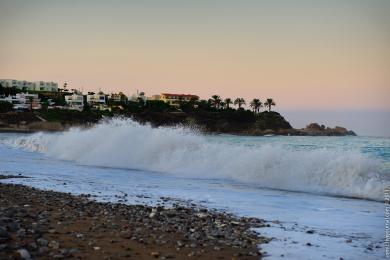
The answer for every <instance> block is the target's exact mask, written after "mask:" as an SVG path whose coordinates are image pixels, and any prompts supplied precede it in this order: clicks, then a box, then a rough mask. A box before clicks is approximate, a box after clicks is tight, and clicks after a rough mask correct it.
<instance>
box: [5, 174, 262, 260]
mask: <svg viewBox="0 0 390 260" xmlns="http://www.w3.org/2000/svg"><path fill="white" fill-rule="evenodd" d="M5 178H23V176H6V175H0V179H5ZM0 194H1V195H0V208H1V210H0V249H1V250H0V258H1V259H14V257H19V258H23V257H25V258H24V259H29V258H28V257H27V256H30V257H31V258H34V259H35V258H38V259H52V258H85V259H97V258H99V259H112V258H115V259H116V258H120V259H121V258H127V259H169V258H172V259H183V258H186V259H187V258H191V259H261V255H262V253H261V252H260V251H259V248H258V245H259V244H263V243H267V242H268V241H269V239H268V238H264V237H261V236H260V235H259V234H257V233H256V232H254V231H252V230H251V228H260V227H265V226H267V224H266V223H265V221H264V220H261V219H254V218H244V217H236V216H234V215H231V214H228V213H223V212H217V211H213V210H208V209H205V208H199V207H198V206H196V205H191V206H185V207H184V206H181V205H178V204H173V206H172V207H166V208H165V207H162V206H153V207H152V206H145V205H125V204H121V203H107V202H104V203H103V202H96V201H93V200H92V197H91V196H90V195H89V194H86V195H80V196H76V195H71V194H69V193H61V192H55V191H45V190H40V189H36V188H32V187H28V186H24V185H15V184H5V183H1V182H0ZM103 234H104V235H103Z"/></svg>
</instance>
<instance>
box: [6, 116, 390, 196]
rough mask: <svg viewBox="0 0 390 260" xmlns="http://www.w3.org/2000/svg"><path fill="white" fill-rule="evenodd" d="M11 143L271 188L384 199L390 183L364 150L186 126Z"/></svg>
mask: <svg viewBox="0 0 390 260" xmlns="http://www.w3.org/2000/svg"><path fill="white" fill-rule="evenodd" d="M8 144H10V145H12V146H14V147H22V148H24V149H28V150H30V151H36V152H43V153H45V154H47V155H48V156H51V157H53V158H57V159H61V160H67V161H74V162H77V163H80V164H85V165H94V166H105V167H116V168H128V169H141V170H148V171H156V172H165V173H171V174H175V175H180V176H184V177H192V178H211V179H213V178H222V179H231V180H235V181H240V182H244V183H248V184H252V185H256V186H259V187H265V188H272V189H283V190H291V191H301V192H310V193H320V194H328V195H337V196H349V197H357V198H365V199H373V200H383V190H384V188H385V187H389V186H390V182H389V181H388V180H386V179H384V178H383V177H384V176H385V174H384V172H383V168H382V163H381V162H380V161H379V160H378V159H375V158H372V157H370V156H368V155H367V154H363V153H362V152H360V151H359V150H348V151H345V150H340V149H330V148H328V149H312V150H299V149H291V148H287V147H284V146H281V145H270V144H268V143H263V144H258V145H255V146H244V145H240V144H239V143H235V144H231V143H224V142H211V141H210V140H209V138H207V137H206V136H202V135H200V134H198V133H194V132H193V131H192V130H189V129H186V128H182V127H173V128H168V127H160V128H152V127H151V126H149V125H141V124H138V123H136V122H134V121H132V120H129V119H112V120H107V121H104V122H102V123H100V124H98V125H96V126H95V127H92V128H89V129H79V128H72V129H70V130H69V131H66V132H60V133H36V134H33V135H29V136H23V137H18V138H15V139H12V140H9V141H8Z"/></svg>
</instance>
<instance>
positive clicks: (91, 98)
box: [87, 93, 106, 105]
mask: <svg viewBox="0 0 390 260" xmlns="http://www.w3.org/2000/svg"><path fill="white" fill-rule="evenodd" d="M87 103H88V104H90V105H103V104H106V95H104V94H103V93H98V94H88V95H87Z"/></svg>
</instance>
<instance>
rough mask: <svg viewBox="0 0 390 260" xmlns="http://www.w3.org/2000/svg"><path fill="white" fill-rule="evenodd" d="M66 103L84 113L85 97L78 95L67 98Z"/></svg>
mask: <svg viewBox="0 0 390 260" xmlns="http://www.w3.org/2000/svg"><path fill="white" fill-rule="evenodd" d="M65 102H66V104H67V105H68V106H69V108H71V109H75V110H80V111H82V110H83V108H84V96H83V95H80V94H77V93H73V94H72V95H67V96H65Z"/></svg>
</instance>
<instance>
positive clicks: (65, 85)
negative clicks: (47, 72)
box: [62, 82, 69, 92]
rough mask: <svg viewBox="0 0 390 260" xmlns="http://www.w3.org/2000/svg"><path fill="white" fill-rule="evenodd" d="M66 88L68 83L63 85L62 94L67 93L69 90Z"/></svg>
mask: <svg viewBox="0 0 390 260" xmlns="http://www.w3.org/2000/svg"><path fill="white" fill-rule="evenodd" d="M67 87H68V83H66V82H65V83H64V87H63V88H62V90H63V91H64V92H68V91H69V90H68V89H67Z"/></svg>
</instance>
